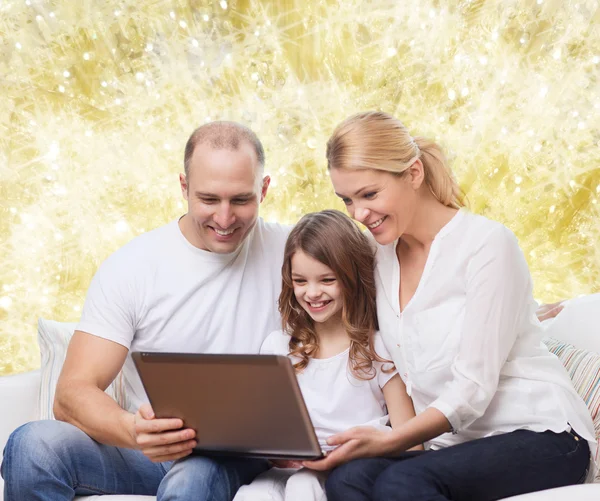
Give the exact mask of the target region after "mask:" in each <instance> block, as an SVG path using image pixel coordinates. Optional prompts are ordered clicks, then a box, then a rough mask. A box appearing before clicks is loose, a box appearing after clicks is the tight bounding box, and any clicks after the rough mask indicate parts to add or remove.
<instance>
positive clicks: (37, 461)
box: [1, 421, 268, 501]
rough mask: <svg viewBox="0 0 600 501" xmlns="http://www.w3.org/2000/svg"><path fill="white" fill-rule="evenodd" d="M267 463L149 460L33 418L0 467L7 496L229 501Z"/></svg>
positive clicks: (10, 500) (25, 500)
mask: <svg viewBox="0 0 600 501" xmlns="http://www.w3.org/2000/svg"><path fill="white" fill-rule="evenodd" d="M267 469H268V462H267V461H265V460H261V459H241V458H214V457H212V458H211V457H204V456H188V457H187V458H184V459H181V460H179V461H176V462H175V463H172V462H168V463H153V462H152V461H150V460H149V459H148V458H146V456H144V455H143V454H142V453H141V452H140V451H137V450H133V449H121V448H118V447H112V446H108V445H103V444H100V443H98V442H96V441H95V440H93V439H91V438H90V437H89V436H88V435H86V434H85V433H84V432H83V431H81V430H80V429H79V428H77V427H75V426H73V425H70V424H68V423H63V422H60V421H35V422H32V423H28V424H26V425H23V426H21V427H20V428H18V429H17V430H15V431H14V432H13V434H12V435H11V436H10V438H9V440H8V442H7V444H6V448H5V449H4V461H3V463H2V468H1V473H2V477H3V478H4V481H5V486H4V498H5V499H6V500H7V501H62V500H69V501H71V500H72V499H73V498H74V497H75V496H85V495H93V494H138V495H147V496H153V495H156V496H157V497H158V500H159V501H175V500H182V501H183V500H186V501H187V500H189V501H231V500H232V499H233V497H234V496H235V493H236V492H237V490H238V489H239V488H240V487H241V486H242V485H244V484H247V483H250V482H252V480H253V479H254V477H256V476H257V475H258V474H259V473H262V472H263V471H265V470H267Z"/></svg>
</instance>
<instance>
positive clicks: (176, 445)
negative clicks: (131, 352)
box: [54, 331, 196, 462]
mask: <svg viewBox="0 0 600 501" xmlns="http://www.w3.org/2000/svg"><path fill="white" fill-rule="evenodd" d="M127 352H128V350H127V348H125V347H124V346H121V345H120V344H118V343H115V342H113V341H109V340H107V339H103V338H100V337H97V336H93V335H91V334H88V333H85V332H81V331H75V334H74V335H73V338H72V339H71V342H70V343H69V348H68V350H67V357H66V360H65V363H64V365H63V369H62V372H61V374H60V377H59V379H58V384H57V387H56V396H55V399H54V415H55V417H56V419H58V420H60V421H65V422H67V423H70V424H72V425H74V426H77V427H78V428H80V429H81V430H83V431H84V432H85V433H87V434H88V435H89V436H90V437H92V438H93V439H94V440H96V441H98V442H100V443H103V444H107V445H114V446H117V447H127V448H132V449H141V450H142V451H143V452H144V454H146V455H147V456H148V457H149V458H150V459H152V460H153V461H157V462H158V461H161V462H162V461H167V460H174V459H178V458H180V457H184V456H187V455H188V454H190V453H191V451H192V449H193V447H195V445H196V442H195V441H194V440H193V438H194V436H195V433H194V431H193V430H190V429H181V427H182V426H183V422H182V421H181V419H155V418H154V414H153V412H152V409H151V408H150V406H142V408H140V410H139V411H138V412H137V413H136V414H131V413H130V412H127V411H126V410H124V409H122V408H121V407H120V406H119V405H118V404H117V403H116V402H115V401H114V400H113V399H112V398H110V397H109V396H108V395H107V394H106V393H104V390H105V389H106V388H107V387H108V385H109V384H110V383H111V382H112V380H113V379H114V378H115V377H116V375H117V374H118V373H119V370H120V369H121V367H122V366H123V363H124V362H125V357H126V356H127Z"/></svg>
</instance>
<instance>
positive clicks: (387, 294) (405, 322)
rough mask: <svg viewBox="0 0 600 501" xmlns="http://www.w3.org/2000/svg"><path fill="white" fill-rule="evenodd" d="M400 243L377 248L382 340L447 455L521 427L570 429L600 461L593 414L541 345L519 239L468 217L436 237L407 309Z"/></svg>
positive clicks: (458, 217)
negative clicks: (445, 425) (438, 426)
mask: <svg viewBox="0 0 600 501" xmlns="http://www.w3.org/2000/svg"><path fill="white" fill-rule="evenodd" d="M396 245H397V241H396V242H394V243H393V244H389V245H386V246H380V245H377V269H376V279H377V288H378V290H377V312H378V316H379V327H380V332H381V334H382V336H383V340H384V342H385V344H386V347H387V348H388V350H389V352H390V354H391V355H392V358H393V360H394V362H395V364H396V367H397V368H398V370H399V372H400V375H401V377H402V378H403V380H404V382H405V384H406V387H407V390H408V392H409V394H410V396H411V397H412V399H413V402H414V406H415V411H416V412H417V414H419V413H420V412H423V411H424V410H425V409H427V408H428V407H434V408H436V409H438V410H439V411H440V412H442V413H443V414H444V416H446V418H447V419H448V421H449V422H450V425H451V427H452V430H453V432H452V433H445V434H443V435H441V436H439V437H437V438H434V439H433V440H431V441H430V443H429V444H428V445H429V446H430V447H431V448H434V449H435V448H440V447H448V446H451V445H455V444H459V443H462V442H466V441H468V440H473V439H476V438H482V437H487V436H491V435H495V434H499V433H506V432H510V431H514V430H517V429H527V430H533V431H539V432H541V431H545V430H552V431H554V432H556V433H560V432H562V431H565V430H567V429H568V426H569V425H571V426H572V427H573V429H575V431H577V433H579V434H580V435H581V436H582V437H584V438H585V439H586V440H588V441H589V443H590V449H591V451H592V457H595V456H596V441H595V438H594V431H593V430H594V428H593V425H592V420H591V417H590V414H589V412H588V410H587V407H586V405H585V403H584V402H583V400H582V399H581V398H580V397H579V395H578V394H577V392H576V391H575V389H574V388H573V386H572V384H571V381H570V379H569V376H568V374H567V372H566V370H565V369H564V367H563V366H562V364H561V363H560V361H559V360H558V358H557V357H555V356H554V355H553V354H551V353H550V352H549V351H548V349H547V348H546V346H545V345H544V344H543V343H542V332H543V330H542V327H541V324H540V323H539V321H538V320H537V317H536V315H535V310H536V308H537V304H536V303H535V301H534V300H533V295H532V280H531V276H530V274H529V269H528V267H527V263H526V261H525V257H524V256H523V253H522V251H521V250H520V248H519V244H518V242H517V239H516V237H515V236H514V235H513V233H512V232H511V231H510V230H508V229H507V228H506V227H504V226H503V225H501V224H500V223H497V222H494V221H491V220H489V219H486V218H485V217H482V216H477V215H474V214H472V213H470V212H468V211H466V210H465V209H461V210H460V211H458V212H457V214H456V215H455V216H454V217H453V218H452V220H451V221H450V222H449V223H448V224H446V226H444V227H443V228H442V229H441V230H440V232H439V233H438V234H437V235H436V237H435V239H434V241H433V243H432V245H431V249H430V252H429V256H428V259H427V262H426V265H425V269H424V271H423V275H422V278H421V281H420V283H419V285H418V287H417V290H416V292H415V294H414V296H413V297H412V299H411V300H410V301H409V302H408V304H407V305H406V307H405V308H404V311H402V312H400V308H399V291H400V265H399V263H398V258H397V256H396V252H395V249H396Z"/></svg>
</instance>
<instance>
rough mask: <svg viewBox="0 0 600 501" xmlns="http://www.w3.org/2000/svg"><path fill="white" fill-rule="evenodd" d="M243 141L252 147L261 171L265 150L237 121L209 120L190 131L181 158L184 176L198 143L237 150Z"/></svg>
mask: <svg viewBox="0 0 600 501" xmlns="http://www.w3.org/2000/svg"><path fill="white" fill-rule="evenodd" d="M244 141H247V142H248V143H250V145H251V146H252V147H253V148H254V151H255V152H256V158H257V159H258V164H259V166H260V172H262V170H263V168H264V166H265V150H264V148H263V145H262V143H261V142H260V139H258V136H257V135H256V134H255V133H254V132H253V131H252V130H251V129H249V128H248V127H246V126H245V125H242V124H239V123H237V122H209V123H207V124H204V125H201V126H200V127H198V128H197V129H196V130H195V131H194V132H192V135H191V136H190V138H189V139H188V141H187V143H186V145H185V155H184V159H183V167H184V169H185V176H186V177H188V175H189V169H190V161H191V160H192V155H193V154H194V150H195V149H196V146H198V145H199V144H202V143H208V144H209V145H210V146H211V147H212V148H214V149H227V150H237V149H239V147H240V145H241V144H242V143H243V142H244Z"/></svg>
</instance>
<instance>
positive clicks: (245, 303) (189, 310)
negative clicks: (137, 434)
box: [77, 218, 291, 412]
mask: <svg viewBox="0 0 600 501" xmlns="http://www.w3.org/2000/svg"><path fill="white" fill-rule="evenodd" d="M290 230H291V228H290V227H287V226H282V225H279V224H271V223H265V222H264V221H263V220H262V219H260V218H259V219H258V221H257V223H256V226H255V227H254V228H253V229H252V230H251V233H250V234H249V235H248V237H247V238H246V239H245V241H244V243H243V244H242V245H241V246H240V247H239V248H238V249H237V250H236V251H235V252H233V253H230V254H217V253H213V252H208V251H205V250H201V249H198V248H197V247H194V246H193V245H192V244H190V243H189V242H188V241H187V240H186V238H185V237H184V236H183V234H182V233H181V230H180V229H179V224H178V221H177V220H176V221H173V222H171V223H169V224H167V225H165V226H162V227H160V228H157V229H155V230H153V231H150V232H148V233H145V234H143V235H140V236H138V237H136V238H134V239H133V240H132V241H131V242H129V243H128V244H126V245H125V246H123V247H122V248H121V249H119V250H117V251H116V252H115V253H114V254H112V255H111V256H109V257H108V259H106V261H104V263H102V265H101V266H100V268H99V269H98V271H97V273H96V275H95V276H94V278H93V280H92V283H91V285H90V288H89V290H88V294H87V297H86V300H85V305H84V307H83V313H82V315H81V320H80V322H79V325H78V326H77V329H78V330H80V331H83V332H87V333H89V334H93V335H95V336H98V337H102V338H104V339H109V340H111V341H114V342H116V343H119V344H121V345H123V346H125V347H126V348H128V349H129V350H130V351H161V352H187V353H258V351H259V350H260V347H261V344H262V342H263V341H264V339H265V337H266V336H267V334H268V333H269V332H271V331H273V329H276V328H278V327H279V326H280V325H281V320H280V317H279V313H278V310H277V299H278V297H279V293H280V290H281V265H282V263H283V250H284V246H285V241H286V239H287V236H288V234H289V232H290ZM123 375H124V379H125V393H126V395H127V400H128V401H127V404H126V406H125V407H126V408H127V409H128V410H129V411H132V412H135V411H136V410H137V409H138V408H139V406H140V405H141V404H142V403H144V402H147V397H146V394H145V392H144V389H143V387H142V384H141V381H140V379H139V376H138V374H137V371H136V370H135V366H134V364H133V361H132V359H131V357H130V355H128V356H127V359H126V361H125V365H124V367H123Z"/></svg>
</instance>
